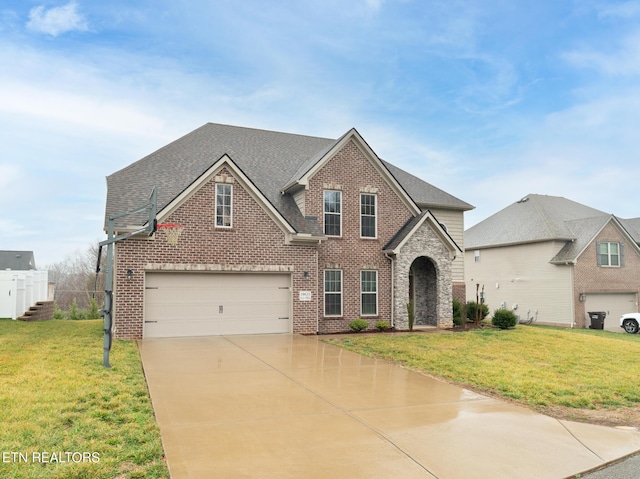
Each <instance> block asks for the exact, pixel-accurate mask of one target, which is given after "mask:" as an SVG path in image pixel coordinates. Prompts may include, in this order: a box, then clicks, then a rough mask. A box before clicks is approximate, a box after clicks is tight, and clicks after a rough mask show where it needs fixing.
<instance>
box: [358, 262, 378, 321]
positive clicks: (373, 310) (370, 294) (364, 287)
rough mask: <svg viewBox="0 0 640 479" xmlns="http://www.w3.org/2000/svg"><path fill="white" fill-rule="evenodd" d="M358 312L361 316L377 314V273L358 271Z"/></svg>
mask: <svg viewBox="0 0 640 479" xmlns="http://www.w3.org/2000/svg"><path fill="white" fill-rule="evenodd" d="M360 312H361V314H362V316H376V315H377V314H378V272H377V271H360Z"/></svg>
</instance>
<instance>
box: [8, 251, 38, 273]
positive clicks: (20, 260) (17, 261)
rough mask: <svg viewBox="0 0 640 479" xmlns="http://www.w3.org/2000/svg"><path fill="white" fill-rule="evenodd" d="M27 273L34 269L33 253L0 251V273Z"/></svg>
mask: <svg viewBox="0 0 640 479" xmlns="http://www.w3.org/2000/svg"><path fill="white" fill-rule="evenodd" d="M7 269H10V270H13V271H29V270H35V269H36V260H35V258H34V256H33V251H0V271H4V270H7Z"/></svg>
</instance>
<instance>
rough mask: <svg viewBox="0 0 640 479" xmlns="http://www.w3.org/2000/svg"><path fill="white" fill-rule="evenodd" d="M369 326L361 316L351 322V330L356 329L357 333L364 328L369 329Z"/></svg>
mask: <svg viewBox="0 0 640 479" xmlns="http://www.w3.org/2000/svg"><path fill="white" fill-rule="evenodd" d="M368 326H369V323H368V322H366V321H365V320H364V319H361V318H358V319H354V320H353V321H351V322H350V323H349V328H351V330H352V331H355V332H356V333H357V332H359V331H362V330H363V329H367V327H368Z"/></svg>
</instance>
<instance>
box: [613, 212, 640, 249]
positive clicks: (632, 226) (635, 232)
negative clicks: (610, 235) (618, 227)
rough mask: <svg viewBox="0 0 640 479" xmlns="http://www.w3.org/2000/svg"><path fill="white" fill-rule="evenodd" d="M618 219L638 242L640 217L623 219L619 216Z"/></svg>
mask: <svg viewBox="0 0 640 479" xmlns="http://www.w3.org/2000/svg"><path fill="white" fill-rule="evenodd" d="M618 219H619V220H620V223H621V224H622V226H624V228H625V229H626V230H627V232H628V233H629V235H631V237H632V238H633V239H634V241H635V242H636V243H638V244H640V218H630V219H627V220H623V219H621V218H618Z"/></svg>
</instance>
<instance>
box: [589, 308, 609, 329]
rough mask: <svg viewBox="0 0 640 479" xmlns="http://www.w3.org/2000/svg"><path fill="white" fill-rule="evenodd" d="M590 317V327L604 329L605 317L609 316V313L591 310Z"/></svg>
mask: <svg viewBox="0 0 640 479" xmlns="http://www.w3.org/2000/svg"><path fill="white" fill-rule="evenodd" d="M589 317H590V318H591V326H589V329H604V318H606V317H607V313H605V312H604V311H589Z"/></svg>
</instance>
